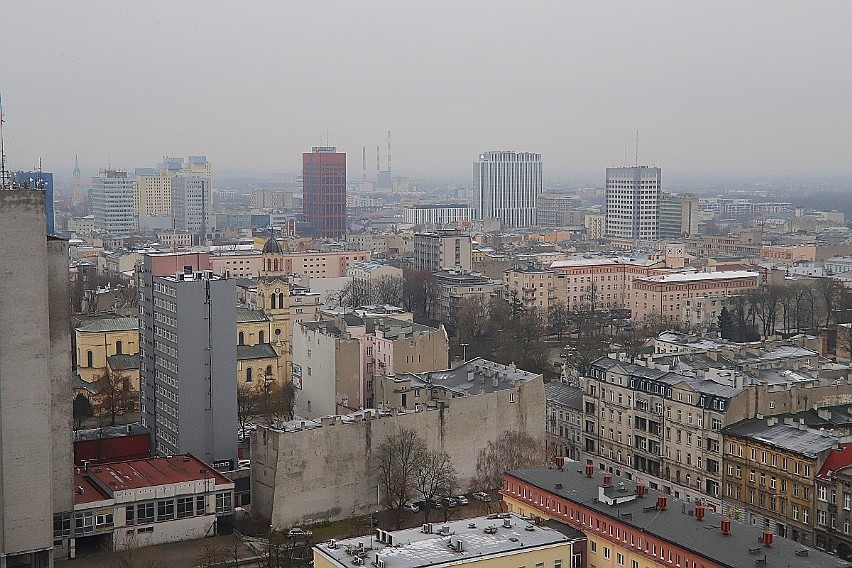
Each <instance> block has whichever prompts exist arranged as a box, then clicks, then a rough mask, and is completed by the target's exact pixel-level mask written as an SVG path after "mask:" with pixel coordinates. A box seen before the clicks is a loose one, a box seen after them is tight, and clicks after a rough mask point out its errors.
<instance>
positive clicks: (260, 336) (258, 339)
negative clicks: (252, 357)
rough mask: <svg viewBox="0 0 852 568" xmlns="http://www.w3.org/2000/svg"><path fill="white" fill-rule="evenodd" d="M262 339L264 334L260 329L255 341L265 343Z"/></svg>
mask: <svg viewBox="0 0 852 568" xmlns="http://www.w3.org/2000/svg"><path fill="white" fill-rule="evenodd" d="M264 339H266V334H265V333H263V330H262V329H261V330H260V331H259V332H258V334H257V341H258V342H259V343H265V341H264Z"/></svg>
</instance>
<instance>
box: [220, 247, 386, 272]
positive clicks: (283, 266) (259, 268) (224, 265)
mask: <svg viewBox="0 0 852 568" xmlns="http://www.w3.org/2000/svg"><path fill="white" fill-rule="evenodd" d="M273 240H274V239H273ZM270 253H271V254H273V255H277V257H270V258H268V260H269V261H270V262H275V261H276V260H277V261H278V262H279V264H278V265H274V264H266V260H267V257H268V256H269V254H270ZM369 259H370V252H368V251H333V252H332V251H326V252H321V251H307V252H284V250H283V248H282V247H281V244H280V243H277V241H276V244H275V245H272V244H270V243H269V242H267V244H266V245H264V250H263V251H262V252H258V251H244V252H224V253H221V254H211V255H210V269H211V270H212V271H213V273H214V274H218V275H222V276H225V275H228V276H230V277H231V278H254V277H256V276H257V275H258V274H260V273H261V272H263V273H275V274H303V275H305V276H309V277H310V278H339V277H341V276H346V271H347V270H348V269H349V267H350V266H352V265H353V264H355V263H358V262H364V261H367V260H369Z"/></svg>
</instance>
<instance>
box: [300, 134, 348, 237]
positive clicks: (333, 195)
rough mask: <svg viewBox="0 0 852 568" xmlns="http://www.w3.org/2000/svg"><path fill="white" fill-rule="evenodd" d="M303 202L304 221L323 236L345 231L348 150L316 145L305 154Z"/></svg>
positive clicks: (331, 235) (340, 235)
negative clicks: (339, 150)
mask: <svg viewBox="0 0 852 568" xmlns="http://www.w3.org/2000/svg"><path fill="white" fill-rule="evenodd" d="M302 194H303V195H302V203H303V211H304V217H305V221H306V222H308V223H310V224H311V225H313V228H314V232H315V235H316V236H317V237H321V238H332V239H336V238H340V237H342V236H344V235H345V234H346V153H345V152H338V151H337V148H335V147H334V146H315V147H314V148H313V151H312V152H305V153H303V154H302Z"/></svg>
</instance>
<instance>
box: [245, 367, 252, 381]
mask: <svg viewBox="0 0 852 568" xmlns="http://www.w3.org/2000/svg"><path fill="white" fill-rule="evenodd" d="M246 382H247V383H250V382H251V367H247V368H246Z"/></svg>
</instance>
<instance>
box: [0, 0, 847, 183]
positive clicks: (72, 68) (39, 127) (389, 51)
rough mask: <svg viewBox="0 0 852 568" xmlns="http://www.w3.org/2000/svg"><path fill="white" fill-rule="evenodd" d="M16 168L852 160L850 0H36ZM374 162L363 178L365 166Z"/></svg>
mask: <svg viewBox="0 0 852 568" xmlns="http://www.w3.org/2000/svg"><path fill="white" fill-rule="evenodd" d="M0 21H2V24H0V94H2V97H3V106H4V109H3V110H4V115H5V118H6V124H5V134H6V144H7V145H6V148H7V152H6V153H7V156H8V158H9V160H10V162H11V164H12V166H13V167H14V168H16V169H23V168H28V167H31V166H33V165H35V164H36V163H37V161H38V158H39V157H42V158H44V164H45V168H46V169H51V168H52V169H63V168H66V167H70V166H71V165H73V160H74V154H75V153H79V155H80V160H81V164H83V166H85V167H87V168H99V167H105V166H106V165H107V162H108V160H111V162H112V165H113V166H118V167H124V168H131V169H132V168H134V167H140V166H148V165H154V164H155V163H156V162H157V161H159V159H160V157H161V156H162V155H163V154H172V155H189V154H206V155H207V156H208V158H209V159H210V160H212V161H213V162H214V168H217V169H220V168H225V169H257V170H267V171H269V170H272V171H284V172H291V171H297V170H299V169H300V167H301V152H302V151H305V150H308V149H310V147H311V146H312V145H321V144H325V140H326V131H328V141H329V143H330V144H332V145H336V146H338V148H340V149H341V150H344V151H346V152H347V153H349V154H350V160H349V168H350V175H351V176H352V177H356V178H357V177H360V169H361V147H362V146H366V147H367V156H368V160H367V165H368V171H369V172H370V173H372V172H373V171H374V170H375V152H376V146H377V145H381V146H382V156H383V157H382V167H383V168H384V165H385V164H384V159H385V158H384V153H385V144H386V132H387V130H391V131H392V135H393V170H394V173H395V174H400V175H416V176H423V175H428V174H430V173H434V174H436V175H441V176H454V177H458V178H459V179H467V178H469V177H470V172H471V170H472V167H471V164H472V162H473V160H474V159H475V158H476V157H477V155H478V154H479V153H480V152H481V151H485V150H492V149H511V150H524V151H534V152H540V153H541V154H542V155H543V160H544V168H545V177H550V178H555V177H558V176H561V175H565V174H567V175H570V174H571V172H575V171H584V172H586V171H597V170H601V177H603V171H602V170H603V168H605V167H606V166H610V165H621V164H623V162H624V156H625V148H626V150H627V156H628V160H627V161H628V162H629V163H632V162H633V160H634V143H635V136H636V131H637V130H639V131H640V135H639V136H640V142H639V157H640V162H643V163H649V164H654V165H658V166H660V167H662V168H663V172H664V176H665V174H666V173H667V172H671V173H677V174H692V173H706V172H714V171H720V172H724V173H769V172H776V173H781V174H796V173H808V174H819V173H831V174H844V173H849V172H850V170H851V169H852V168H850V158H852V96H850V93H852V60H850V45H852V3H850V2H846V1H843V2H816V1H809V2H753V1H749V2H727V3H721V2H683V1H678V2H662V1H660V2H623V3H622V2H581V3H575V2H531V1H527V0H522V1H511V2H509V1H498V2H483V1H481V0H480V1H478V2H472V1H462V2H460V1H452V2H437V1H427V2H423V1H420V2H405V1H402V2H399V1H374V2H369V3H367V2H336V3H330V2H318V1H307V2H295V1H292V0H286V1H280V2H247V1H238V2H233V1H231V2H213V1H205V2H200V1H198V2H194V1H193V2H191V1H178V2H175V1H169V2H165V1H160V0H146V1H144V2H142V1H138V2H114V1H109V2H100V1H99V2H95V1H84V0H81V1H76V2H56V1H49V2H31V1H23V0H4V2H3V4H2V9H0ZM352 174H355V175H352Z"/></svg>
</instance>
